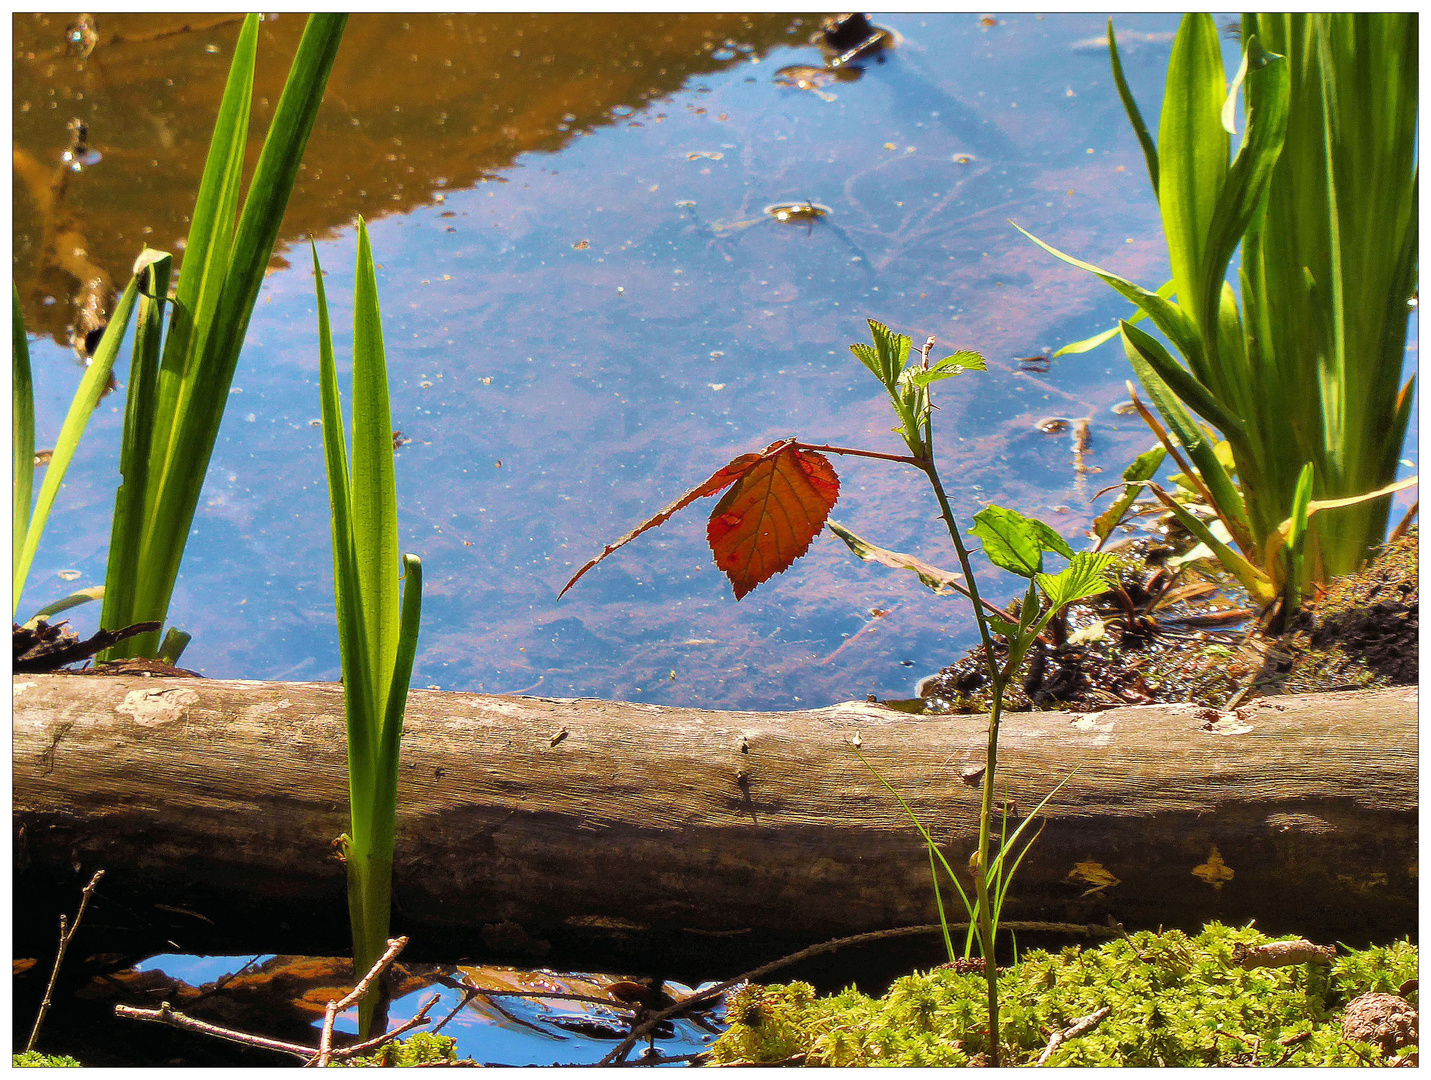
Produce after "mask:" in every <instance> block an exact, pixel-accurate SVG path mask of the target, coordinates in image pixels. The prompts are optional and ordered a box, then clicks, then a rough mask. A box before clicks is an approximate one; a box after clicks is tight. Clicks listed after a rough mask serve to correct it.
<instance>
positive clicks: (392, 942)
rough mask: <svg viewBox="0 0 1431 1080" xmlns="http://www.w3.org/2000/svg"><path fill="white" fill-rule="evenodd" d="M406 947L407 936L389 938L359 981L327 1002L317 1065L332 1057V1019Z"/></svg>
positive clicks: (360, 996) (324, 1064)
mask: <svg viewBox="0 0 1431 1080" xmlns="http://www.w3.org/2000/svg"><path fill="white" fill-rule="evenodd" d="M406 947H407V938H405V937H399V938H389V939H388V947H387V949H386V951H384V953H383V955H382V956H380V957H378V962H377V963H376V964H374V965H373V966H372V969H371V970H370V971H369V972H368V973H367V974H366V975H364V976H363V979H362V981H361V982H359V983H358V985H357V986H355V987H353V989H352V991H351V992H350V993H348V994H347V995H346V996H344V997H342V998H340V999H339V1000H337V1001H330V1002H328V1007H327V1009H326V1010H324V1013H323V1034H322V1036H321V1037H320V1038H319V1040H318V1058H317V1062H318V1067H319V1068H320V1069H326V1068H327V1067H328V1063H329V1062H330V1061H331V1060H332V1058H333V1021H335V1020H336V1019H337V1018H338V1014H339V1013H340V1012H342V1011H343V1010H344V1009H350V1008H352V1007H353V1006H354V1005H356V1004H357V1003H358V1002H359V1001H361V1000H362V999H363V995H364V994H366V993H367V992H368V988H369V987H371V986H372V985H373V982H374V981H375V980H376V979H377V978H378V976H379V975H381V974H382V973H383V972H384V971H385V970H386V969H387V967H388V965H389V964H391V963H392V962H393V961H394V960H396V959H397V955H398V953H400V952H402V951H403V949H405V948H406Z"/></svg>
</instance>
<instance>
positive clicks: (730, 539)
mask: <svg viewBox="0 0 1431 1080" xmlns="http://www.w3.org/2000/svg"><path fill="white" fill-rule="evenodd" d="M732 464H734V462H732ZM839 497H840V478H839V477H838V476H836V475H835V470H834V467H833V466H831V464H830V462H829V460H828V459H827V458H825V457H824V456H823V455H821V454H817V453H815V452H814V451H813V450H797V449H795V447H794V445H793V440H791V441H786V442H784V443H773V444H771V445H770V446H769V447H767V448H766V450H765V453H764V454H762V455H760V457H759V459H758V460H756V461H755V462H753V463H752V464H750V465H749V466H747V467H746V468H745V470H744V471H743V473H742V474H741V476H740V478H739V481H738V482H737V483H736V485H735V486H734V487H733V488H731V489H730V490H729V491H728V492H726V494H725V496H724V498H722V499H721V501H720V502H719V503H717V504H716V508H715V509H714V510H712V511H711V517H710V523H709V525H707V527H706V537H707V539H709V540H710V545H711V553H712V554H713V555H714V556H715V561H716V565H717V566H718V567H720V568H721V570H722V571H724V572H725V575H726V577H728V578H730V582H731V584H732V585H733V586H734V587H735V598H736V599H737V600H739V599H740V598H741V597H742V596H744V595H745V594H746V593H748V592H750V590H751V589H753V588H755V587H756V586H757V585H759V584H760V583H761V582H762V581H767V580H769V579H770V578H771V577H772V576H773V575H775V574H779V573H783V572H784V571H785V570H787V569H788V568H789V567H790V564H791V563H793V562H794V561H795V560H796V559H798V558H799V557H800V556H801V555H803V554H805V552H806V551H808V550H809V549H810V542H811V541H812V540H814V539H815V537H816V536H818V535H819V532H820V530H821V529H822V528H824V525H825V518H827V517H828V516H829V514H830V509H831V507H833V506H834V505H835V500H836V499H838V498H839Z"/></svg>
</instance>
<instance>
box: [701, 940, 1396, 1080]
mask: <svg viewBox="0 0 1431 1080" xmlns="http://www.w3.org/2000/svg"><path fill="white" fill-rule="evenodd" d="M1270 940H1273V939H1271V938H1269V937H1267V936H1266V935H1265V934H1262V933H1260V932H1259V931H1257V930H1254V929H1252V928H1251V927H1250V926H1249V927H1243V928H1235V927H1228V926H1223V925H1220V924H1218V923H1210V924H1208V925H1207V926H1206V927H1205V928H1204V929H1203V931H1202V933H1201V934H1199V935H1197V936H1196V937H1192V938H1190V937H1188V936H1187V935H1186V934H1184V933H1182V932H1180V931H1176V930H1174V931H1168V932H1166V933H1162V934H1154V933H1151V932H1148V931H1141V932H1139V933H1136V934H1133V935H1131V936H1130V937H1129V938H1127V939H1121V940H1117V941H1112V942H1109V943H1108V944H1106V945H1103V946H1101V947H1099V948H1097V949H1081V948H1077V947H1070V948H1067V949H1064V950H1063V951H1062V952H1060V953H1057V954H1051V953H1047V952H1043V951H1041V950H1034V951H1030V952H1028V953H1026V954H1025V955H1024V957H1023V959H1022V960H1021V961H1020V962H1019V963H1018V964H1017V965H1016V966H1015V967H1013V968H1011V969H1008V970H1006V971H1004V972H1002V973H1001V974H1000V977H999V983H1000V990H999V1003H1000V1004H999V1012H1000V1020H1001V1023H1000V1028H999V1032H1000V1039H1001V1045H1000V1060H1001V1061H1002V1062H1003V1063H1004V1064H1008V1065H1032V1064H1034V1063H1035V1062H1036V1061H1037V1060H1038V1058H1039V1056H1040V1055H1041V1054H1042V1053H1043V1050H1044V1048H1045V1047H1046V1046H1047V1045H1048V1043H1049V1038H1050V1036H1051V1035H1052V1034H1053V1033H1054V1032H1057V1031H1061V1030H1063V1029H1065V1028H1067V1027H1068V1026H1069V1025H1070V1024H1072V1023H1073V1022H1074V1021H1076V1020H1078V1019H1079V1018H1081V1017H1084V1016H1087V1015H1089V1014H1090V1013H1092V1012H1094V1011H1095V1010H1097V1009H1099V1008H1101V1007H1103V1006H1105V1005H1106V1006H1108V1007H1109V1008H1110V1009H1111V1012H1110V1013H1109V1015H1108V1016H1107V1017H1106V1018H1105V1019H1104V1020H1103V1021H1102V1022H1101V1023H1100V1024H1099V1025H1098V1026H1097V1027H1096V1028H1094V1029H1093V1030H1092V1031H1090V1032H1088V1033H1086V1034H1084V1035H1081V1036H1078V1037H1077V1038H1073V1039H1070V1040H1069V1041H1067V1042H1065V1043H1064V1044H1063V1045H1061V1046H1060V1047H1058V1048H1057V1049H1056V1050H1055V1051H1054V1052H1053V1054H1052V1055H1050V1057H1049V1059H1048V1061H1047V1062H1046V1064H1048V1065H1050V1066H1069V1067H1088V1066H1100V1065H1118V1066H1140V1065H1141V1066H1158V1067H1168V1066H1172V1067H1199V1066H1216V1065H1232V1064H1245V1065H1288V1066H1355V1065H1367V1064H1380V1063H1382V1062H1383V1061H1384V1060H1385V1059H1384V1058H1383V1055H1382V1053H1381V1051H1380V1050H1379V1049H1378V1048H1375V1047H1372V1046H1370V1045H1367V1044H1364V1043H1357V1042H1350V1041H1347V1040H1346V1039H1344V1038H1343V1037H1342V1030H1341V1011H1342V1009H1343V1008H1344V1007H1345V1005H1346V1003H1347V1002H1348V1001H1350V1000H1351V999H1353V998H1355V997H1357V996H1358V995H1360V994H1363V993H1367V992H1370V991H1376V992H1383V993H1396V992H1397V990H1398V988H1399V987H1401V986H1402V985H1403V984H1405V983H1406V982H1407V981H1408V980H1410V979H1414V978H1415V977H1416V973H1417V949H1416V947H1415V946H1414V945H1412V944H1410V943H1409V942H1408V941H1398V942H1396V943H1395V944H1393V945H1391V946H1387V947H1373V948H1370V949H1366V950H1362V951H1358V952H1353V953H1350V954H1347V955H1343V956H1341V957H1339V958H1338V959H1337V960H1336V961H1335V962H1334V963H1333V964H1332V965H1331V966H1330V967H1325V966H1323V967H1318V966H1315V965H1306V964H1304V965H1299V966H1295V967H1284V968H1253V969H1252V970H1248V971H1244V970H1242V969H1241V968H1238V967H1234V966H1232V965H1231V957H1232V952H1233V947H1234V946H1235V945H1236V944H1238V943H1243V944H1246V945H1259V944H1263V943H1265V942H1268V941H1270ZM985 998H986V995H985V988H984V977H983V975H982V974H978V973H970V974H964V975H960V974H957V973H956V972H955V971H953V970H950V969H948V968H944V969H938V968H936V969H935V970H933V971H928V972H916V973H914V974H912V975H907V976H905V977H904V978H902V979H899V980H897V981H896V982H895V983H894V985H893V986H892V987H890V990H889V992H888V993H887V994H885V996H884V997H882V998H878V999H875V998H870V997H867V996H866V995H864V994H861V993H859V992H858V991H856V990H854V989H847V990H845V991H842V992H841V993H839V994H834V995H831V996H829V997H817V996H816V994H815V991H814V989H813V988H812V987H811V986H809V985H808V984H806V983H790V984H788V985H784V986H746V987H742V988H741V989H740V990H738V991H736V992H735V993H733V994H732V995H731V997H730V999H729V1003H728V1005H727V1010H726V1014H727V1017H728V1019H729V1020H730V1021H731V1027H730V1030H729V1031H727V1032H726V1033H725V1034H724V1035H722V1036H721V1038H720V1039H719V1040H718V1041H717V1042H716V1043H715V1045H714V1047H713V1053H714V1057H715V1060H716V1061H717V1062H720V1063H734V1062H759V1063H774V1062H777V1061H791V1060H792V1059H794V1060H799V1059H802V1058H803V1061H804V1063H805V1064H807V1065H822V1066H836V1067H840V1066H871V1065H897V1066H932V1067H939V1066H960V1065H970V1064H984V1063H985V1062H986V1061H987V1059H988V1051H989V1047H988V1036H987V1029H988V1013H987V1007H986V1002H985ZM1412 999H1413V1000H1414V999H1415V995H1414V993H1413V994H1412ZM1403 1053H1404V1052H1403Z"/></svg>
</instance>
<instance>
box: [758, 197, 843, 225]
mask: <svg viewBox="0 0 1431 1080" xmlns="http://www.w3.org/2000/svg"><path fill="white" fill-rule="evenodd" d="M765 213H766V214H769V215H770V216H771V217H773V218H774V219H775V220H776V221H787V222H788V221H796V222H799V221H805V222H809V221H816V220H818V219H820V218H822V217H826V216H828V215H829V214H830V208H829V207H828V206H824V205H822V204H821V203H817V202H811V201H810V200H809V199H806V200H805V201H804V202H795V203H771V205H769V206H767V207H766V208H765Z"/></svg>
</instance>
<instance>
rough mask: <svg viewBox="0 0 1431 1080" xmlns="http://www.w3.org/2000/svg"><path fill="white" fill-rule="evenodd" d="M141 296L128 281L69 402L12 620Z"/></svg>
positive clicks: (29, 536) (18, 573)
mask: <svg viewBox="0 0 1431 1080" xmlns="http://www.w3.org/2000/svg"><path fill="white" fill-rule="evenodd" d="M138 294H139V279H138V277H132V278H130V279H129V284H128V285H127V286H126V287H125V290H124V293H123V295H122V296H120V298H119V303H118V304H117V305H116V306H115V308H114V313H113V315H111V316H110V320H109V326H108V327H106V328H105V331H104V337H102V338H100V342H99V347H98V348H97V349H95V352H94V356H93V357H92V358H91V359H90V364H89V369H88V370H87V371H86V372H85V373H84V377H83V378H81V379H80V384H79V388H78V389H77V390H76V391H75V396H74V400H73V401H71V402H70V410H69V412H68V413H67V414H66V415H65V422H64V424H63V426H62V427H61V428H60V435H59V438H58V439H56V440H55V452H54V455H53V456H52V457H51V458H50V464H49V466H48V467H47V468H46V469H45V479H44V482H43V483H41V484H40V494H39V498H37V499H36V500H35V509H34V512H33V513H32V514H31V515H30V522H29V526H28V527H27V528H26V530H25V542H24V544H23V545H22V546H21V549H20V557H19V558H18V559H17V560H16V562H15V573H14V578H13V581H12V585H11V587H12V589H13V590H14V591H13V593H12V594H11V595H12V596H13V597H14V604H13V607H12V610H11V617H12V618H13V617H14V613H15V611H18V610H19V607H20V593H21V591H22V590H23V589H24V587H25V578H26V577H28V576H29V573H30V563H31V562H32V561H33V560H34V558H35V551H36V549H37V548H39V546H40V536H41V535H42V534H43V533H44V531H45V522H46V521H47V520H49V516H50V508H51V507H52V506H54V504H55V496H56V495H57V494H59V490H60V484H61V483H62V482H63V481H64V478H65V471H66V470H67V469H68V468H69V467H70V460H71V459H72V458H73V457H74V456H75V450H76V449H77V448H78V446H79V441H80V437H81V436H82V435H84V429H85V425H87V424H88V423H89V418H90V416H92V415H93V414H94V407H95V406H96V405H98V404H99V399H100V396H101V395H102V394H103V393H104V388H105V386H106V385H108V383H109V373H110V371H111V370H112V369H113V367H114V358H115V357H116V356H118V355H119V346H120V345H121V344H122V343H123V341H124V335H125V333H126V331H127V330H128V329H129V320H130V317H131V316H132V315H133V314H134V302H135V298H136V297H137V296H138ZM32 460H33V458H32Z"/></svg>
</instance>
